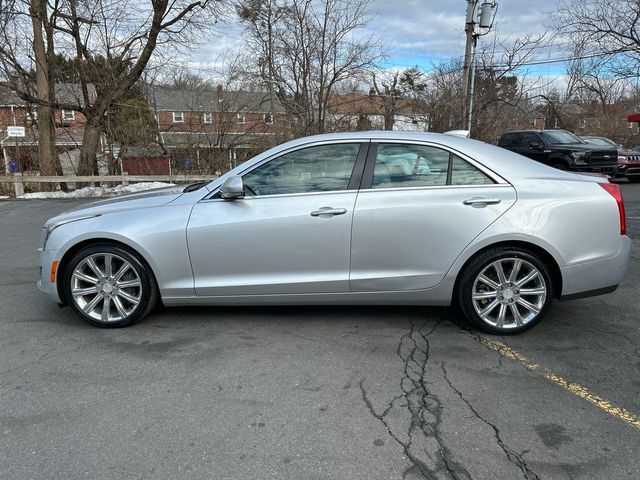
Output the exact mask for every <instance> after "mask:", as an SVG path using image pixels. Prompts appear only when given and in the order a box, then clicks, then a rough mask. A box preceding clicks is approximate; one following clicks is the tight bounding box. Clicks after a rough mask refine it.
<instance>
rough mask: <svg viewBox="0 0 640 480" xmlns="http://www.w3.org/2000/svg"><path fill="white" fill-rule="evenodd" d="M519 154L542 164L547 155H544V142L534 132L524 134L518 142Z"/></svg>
mask: <svg viewBox="0 0 640 480" xmlns="http://www.w3.org/2000/svg"><path fill="white" fill-rule="evenodd" d="M517 145H518V148H517V150H516V151H517V152H518V153H519V154H521V155H524V156H525V157H529V158H531V159H533V160H537V161H538V162H541V161H543V160H544V158H545V156H546V154H545V153H544V141H543V140H542V138H541V137H540V135H538V134H537V133H534V132H526V133H522V134H521V136H520V140H519V142H518V144H517Z"/></svg>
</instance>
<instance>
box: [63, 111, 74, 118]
mask: <svg viewBox="0 0 640 480" xmlns="http://www.w3.org/2000/svg"><path fill="white" fill-rule="evenodd" d="M75 119H76V112H74V111H73V110H62V120H75Z"/></svg>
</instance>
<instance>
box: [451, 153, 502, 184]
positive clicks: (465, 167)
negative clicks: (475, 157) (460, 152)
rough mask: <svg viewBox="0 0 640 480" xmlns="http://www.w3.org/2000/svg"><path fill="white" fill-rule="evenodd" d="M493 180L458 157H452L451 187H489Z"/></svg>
mask: <svg viewBox="0 0 640 480" xmlns="http://www.w3.org/2000/svg"><path fill="white" fill-rule="evenodd" d="M492 183H494V182H493V180H491V179H490V178H489V177H487V176H486V175H485V174H484V173H482V172H481V171H480V170H478V169H477V168H476V167H474V166H473V165H471V164H469V163H467V162H465V161H464V160H462V159H461V158H460V157H458V156H456V155H452V159H451V185H491V184H492Z"/></svg>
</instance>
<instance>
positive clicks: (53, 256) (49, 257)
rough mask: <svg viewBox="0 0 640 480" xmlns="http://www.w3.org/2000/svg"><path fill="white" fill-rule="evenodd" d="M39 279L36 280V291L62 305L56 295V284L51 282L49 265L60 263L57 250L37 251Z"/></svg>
mask: <svg viewBox="0 0 640 480" xmlns="http://www.w3.org/2000/svg"><path fill="white" fill-rule="evenodd" d="M38 254H39V257H40V258H39V262H38V263H39V265H40V278H39V279H38V283H37V285H38V290H40V291H41V292H43V293H45V294H46V295H47V296H48V297H49V298H50V299H51V300H53V301H54V302H56V303H62V300H61V299H60V296H59V295H58V286H57V283H56V282H51V265H53V262H55V261H56V260H57V261H60V258H59V256H58V251H57V250H43V249H41V248H39V249H38ZM56 273H58V272H56ZM56 278H57V275H56Z"/></svg>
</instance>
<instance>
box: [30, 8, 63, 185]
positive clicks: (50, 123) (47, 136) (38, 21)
mask: <svg viewBox="0 0 640 480" xmlns="http://www.w3.org/2000/svg"><path fill="white" fill-rule="evenodd" d="M30 13H31V23H32V26H33V51H34V55H35V61H36V62H35V63H36V92H37V97H38V99H39V100H42V101H43V102H47V103H48V102H50V101H51V100H52V98H51V91H52V90H53V88H52V85H51V83H50V82H51V78H50V77H49V72H50V65H49V61H48V60H49V59H48V56H47V52H46V49H45V45H44V37H43V34H42V27H43V25H42V18H44V17H45V14H46V4H45V3H44V1H43V0H33V1H32V2H31V12H30ZM38 133H39V134H38V162H39V164H40V174H41V175H47V176H48V175H55V174H56V163H57V162H56V129H55V120H54V111H53V109H52V108H51V107H49V106H47V105H42V104H41V105H39V106H38ZM53 186H54V184H44V185H43V188H50V187H53Z"/></svg>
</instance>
